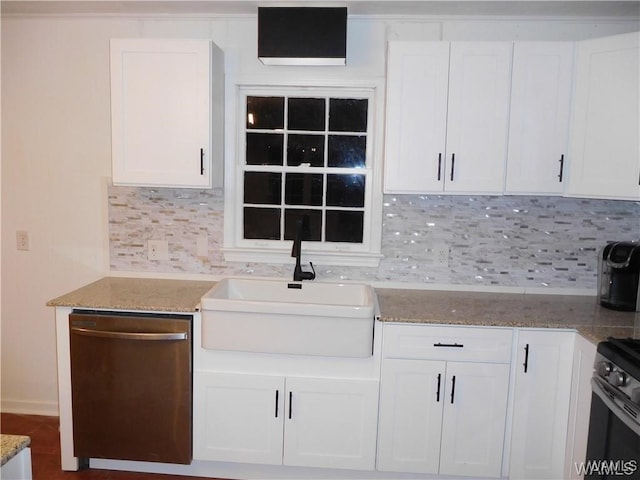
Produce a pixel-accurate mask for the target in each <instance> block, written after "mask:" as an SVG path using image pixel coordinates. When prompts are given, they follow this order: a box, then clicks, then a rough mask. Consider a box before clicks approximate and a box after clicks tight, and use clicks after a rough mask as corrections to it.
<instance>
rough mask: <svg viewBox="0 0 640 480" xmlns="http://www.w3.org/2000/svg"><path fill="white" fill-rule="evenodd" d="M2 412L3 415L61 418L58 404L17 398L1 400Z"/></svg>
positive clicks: (0, 407) (0, 408)
mask: <svg viewBox="0 0 640 480" xmlns="http://www.w3.org/2000/svg"><path fill="white" fill-rule="evenodd" d="M0 411H2V413H17V414H21V415H44V416H47V417H58V416H60V413H59V409H58V402H35V401H32V400H18V399H15V398H3V399H2V400H0Z"/></svg>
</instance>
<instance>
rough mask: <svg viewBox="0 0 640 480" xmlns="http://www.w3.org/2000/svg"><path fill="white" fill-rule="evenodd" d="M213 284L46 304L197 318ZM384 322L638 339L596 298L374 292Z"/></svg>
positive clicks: (145, 284)
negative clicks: (566, 331)
mask: <svg viewBox="0 0 640 480" xmlns="http://www.w3.org/2000/svg"><path fill="white" fill-rule="evenodd" d="M215 283H216V282H215V281H192V280H163V279H149V278H120V277H105V278H103V279H101V280H98V281H96V282H94V283H91V284H89V285H87V286H85V287H82V288H79V289H77V290H74V291H73V292H70V293H68V294H66V295H62V296H61V297H58V298H55V299H53V300H51V301H49V302H48V303H47V305H49V306H53V307H79V308H95V309H105V310H134V311H135V310H147V311H158V312H195V311H198V310H199V309H200V298H201V297H202V296H203V295H204V294H205V293H206V292H207V291H209V290H210V289H211V288H212V287H213V286H214V285H215ZM376 293H377V296H378V302H379V304H380V313H381V315H380V319H381V320H382V321H383V322H404V323H433V324H435V323H438V324H447V325H478V326H500V327H532V328H567V329H575V330H577V331H578V332H580V333H581V334H582V335H583V336H585V337H586V338H588V339H590V340H592V341H593V342H596V343H597V342H599V341H601V340H604V339H605V338H607V337H609V336H614V337H633V338H640V313H638V312H619V311H615V310H610V309H606V308H603V307H601V306H600V304H599V303H598V302H597V300H596V297H595V296H584V295H541V294H524V293H487V292H464V291H444V290H442V291H441V290H411V289H406V290H405V289H387V288H376Z"/></svg>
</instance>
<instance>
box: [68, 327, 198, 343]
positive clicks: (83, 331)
mask: <svg viewBox="0 0 640 480" xmlns="http://www.w3.org/2000/svg"><path fill="white" fill-rule="evenodd" d="M71 332H73V333H76V334H78V335H84V336H85V337H100V338H113V339H116V340H143V341H158V340H160V341H162V340H165V341H166V340H186V339H187V332H174V333H145V332H112V331H108V330H92V329H90V328H80V327H71Z"/></svg>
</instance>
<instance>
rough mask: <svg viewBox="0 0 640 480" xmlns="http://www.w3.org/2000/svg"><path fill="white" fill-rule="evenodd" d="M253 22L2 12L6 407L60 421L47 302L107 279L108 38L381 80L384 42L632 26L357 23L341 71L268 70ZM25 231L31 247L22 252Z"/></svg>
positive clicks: (230, 61) (246, 64)
mask: <svg viewBox="0 0 640 480" xmlns="http://www.w3.org/2000/svg"><path fill="white" fill-rule="evenodd" d="M255 25H256V24H255V18H253V17H210V18H197V17H184V18H177V17H175V16H174V17H156V18H142V17H134V16H104V17H97V16H96V17H91V16H70V17H62V16H55V15H51V16H23V17H20V16H10V17H7V16H4V17H3V18H2V25H1V49H2V51H1V60H2V79H1V80H2V81H1V89H2V95H1V97H2V98H1V105H2V119H1V120H2V174H1V180H2V201H1V206H2V228H1V232H2V242H1V247H2V267H1V272H2V281H1V287H2V292H1V293H2V305H1V307H2V311H1V314H2V317H1V322H2V330H1V337H2V358H1V364H2V385H1V386H2V393H1V395H2V405H1V408H2V410H3V411H14V412H23V413H37V414H49V415H56V414H57V385H56V364H55V355H56V352H55V331H54V315H53V311H52V309H51V308H49V307H46V306H45V304H46V302H47V300H49V299H51V298H54V297H56V296H58V295H61V294H63V293H65V292H67V291H70V290H72V289H75V288H78V287H80V286H82V285H83V284H86V283H88V282H90V281H93V280H96V279H98V278H100V277H102V276H105V275H108V273H109V267H108V265H109V263H108V224H107V214H106V211H107V208H106V206H107V195H106V190H107V185H108V182H109V177H110V137H109V136H110V123H109V122H110V119H109V64H108V48H109V38H111V37H195V38H212V39H213V40H215V41H216V43H217V44H218V45H219V46H220V47H221V48H223V50H225V53H226V55H227V71H228V72H229V74H230V75H237V76H242V77H244V78H245V79H250V78H256V79H265V78H267V77H268V78H270V80H271V81H277V79H278V78H282V75H288V76H291V75H301V76H304V77H313V78H322V77H323V76H327V75H335V74H337V75H349V76H352V77H353V76H356V77H357V76H362V77H367V78H374V77H378V78H380V77H382V76H383V75H384V51H385V40H386V39H387V38H403V39H431V40H438V39H441V38H442V39H454V40H462V39H478V40H515V39H527V40H533V39H549V40H558V39H583V38H588V37H591V36H603V35H607V34H614V33H621V32H626V31H632V30H637V28H638V26H637V19H635V21H593V20H588V21H581V20H575V19H572V20H564V19H563V20H558V21H549V20H548V19H545V20H544V21H513V20H510V21H506V22H505V21H500V20H497V19H483V20H468V19H467V20H446V21H442V19H437V18H423V17H421V18H414V17H394V18H388V19H385V18H382V17H372V18H363V17H357V18H352V19H350V23H349V52H348V55H349V66H348V67H347V70H344V71H343V73H336V72H337V71H336V70H332V71H331V72H328V71H325V70H323V69H319V70H307V69H305V70H294V69H291V68H284V69H280V70H275V69H269V68H268V67H264V66H262V65H261V64H259V63H258V61H257V60H256V58H255V51H256V27H255ZM17 230H26V231H28V232H29V236H30V250H29V251H27V252H25V251H17V250H16V240H15V232H16V231H17Z"/></svg>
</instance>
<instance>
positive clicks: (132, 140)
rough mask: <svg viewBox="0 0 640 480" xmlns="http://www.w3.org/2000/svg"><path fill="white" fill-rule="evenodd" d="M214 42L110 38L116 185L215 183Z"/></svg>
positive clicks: (197, 185) (176, 185) (200, 185)
mask: <svg viewBox="0 0 640 480" xmlns="http://www.w3.org/2000/svg"><path fill="white" fill-rule="evenodd" d="M211 89H212V85H211V42H209V41H208V40H156V39H113V40H111V130H112V131H111V135H112V162H113V164H112V167H113V168H112V170H113V183H114V184H115V185H145V186H168V187H170V186H173V187H180V186H182V187H209V186H211V153H212V152H211V140H210V139H211V130H212V126H211V120H210V114H211V108H212V104H211V91H212V90H211Z"/></svg>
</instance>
